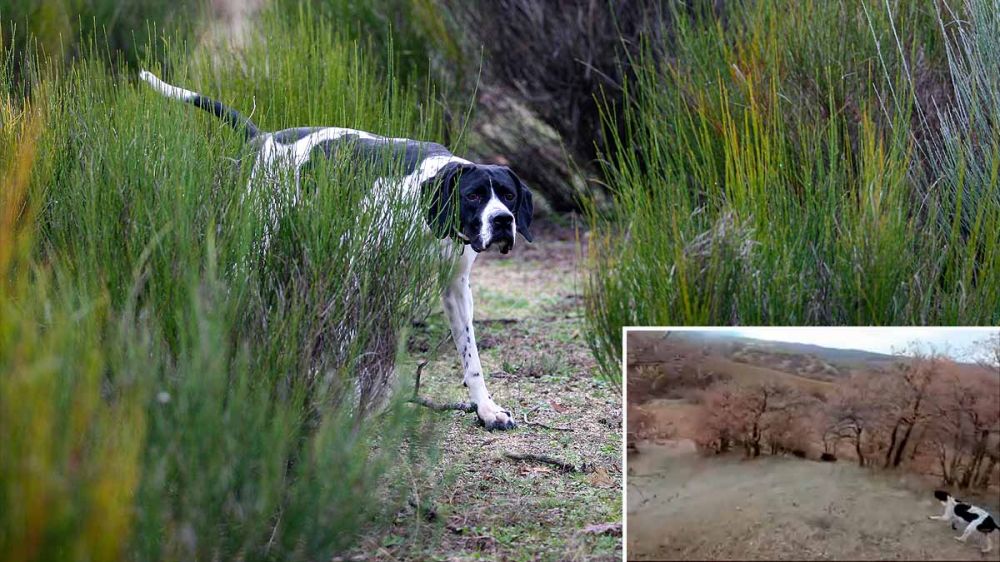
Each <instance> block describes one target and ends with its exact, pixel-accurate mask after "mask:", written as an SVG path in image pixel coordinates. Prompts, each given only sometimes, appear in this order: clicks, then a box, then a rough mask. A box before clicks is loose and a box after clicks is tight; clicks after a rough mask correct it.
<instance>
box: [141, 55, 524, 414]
mask: <svg viewBox="0 0 1000 562" xmlns="http://www.w3.org/2000/svg"><path fill="white" fill-rule="evenodd" d="M139 77H140V78H141V79H142V80H144V81H146V82H148V83H149V85H150V86H152V87H153V89H155V90H156V91H157V92H159V93H161V94H163V95H164V96H167V97H169V98H173V99H177V100H181V101H184V102H187V103H190V104H192V105H194V106H196V107H199V108H201V109H203V110H205V111H208V112H210V113H212V114H214V115H215V116H216V117H219V118H221V119H223V120H225V121H226V122H227V123H228V124H229V125H231V126H232V127H233V128H234V129H236V130H237V131H243V132H244V134H245V135H246V140H247V142H248V143H250V144H251V145H252V146H254V148H256V150H257V152H258V154H257V158H256V160H255V162H254V168H253V173H252V175H251V180H250V181H251V186H250V188H251V189H252V188H253V185H254V179H255V178H256V179H259V178H260V177H261V176H265V177H270V178H274V177H287V178H288V179H290V180H292V181H294V182H295V186H294V189H295V190H296V192H297V190H298V188H299V187H298V179H299V170H300V169H301V168H302V167H303V165H304V164H306V163H307V162H309V160H310V159H312V158H320V157H327V158H328V157H330V156H331V155H332V154H334V153H335V152H336V151H337V149H338V147H345V146H347V147H349V150H352V151H354V152H355V153H357V152H361V153H364V154H366V155H376V157H377V156H378V155H383V156H385V157H391V158H395V159H399V160H400V161H402V166H403V170H402V173H403V175H402V176H401V177H394V178H382V179H380V180H379V181H378V182H377V184H378V185H377V186H376V187H378V188H380V189H383V190H384V189H387V188H388V189H398V190H402V191H403V192H404V195H407V196H410V197H411V198H412V199H413V201H414V202H415V203H416V202H420V201H421V200H422V193H424V192H426V191H427V190H432V189H433V190H436V191H435V192H433V195H432V196H431V197H430V198H429V199H430V200H431V205H430V209H429V211H428V213H427V216H426V223H427V224H426V227H427V228H429V229H431V231H433V232H434V233H435V234H436V235H437V236H438V237H439V238H441V239H442V240H443V241H444V243H443V246H444V247H445V248H454V247H455V244H454V243H453V242H449V241H448V240H447V239H452V240H455V239H457V240H460V241H461V242H464V245H463V246H462V248H463V251H462V252H461V255H460V256H456V259H457V260H458V266H457V267H456V271H455V275H454V277H453V278H452V280H451V282H450V283H449V285H448V287H447V288H446V289H445V291H444V295H443V301H444V310H445V314H446V315H447V316H448V322H449V323H450V325H451V334H452V338H453V339H454V340H455V345H456V347H457V348H458V353H459V355H460V356H461V357H462V366H463V371H464V374H463V382H464V384H465V386H466V387H467V388H468V389H469V399H470V400H471V402H472V403H474V404H475V405H476V414H477V415H478V416H479V421H480V422H481V423H482V424H483V425H484V426H485V427H486V428H487V429H511V428H513V427H514V426H515V423H514V417H513V416H512V415H511V413H510V411H508V410H506V409H504V408H501V407H500V406H498V405H497V404H496V403H495V402H494V401H493V399H492V398H491V397H490V393H489V392H488V391H487V390H486V383H485V381H484V380H483V366H482V364H481V363H480V361H479V351H478V348H477V347H476V336H475V332H474V330H473V326H472V290H471V289H470V287H469V273H470V272H471V270H472V264H473V263H474V262H475V261H476V256H477V255H478V254H479V253H480V252H483V251H486V250H487V249H489V248H490V247H491V246H495V247H497V248H498V249H499V250H500V252H502V253H504V254H506V253H507V252H509V251H510V250H511V249H512V248H513V247H514V237H515V233H520V234H521V236H523V237H524V238H525V239H526V240H527V241H528V242H531V241H532V236H531V233H530V231H529V230H528V228H529V227H530V226H531V218H532V213H533V205H532V200H531V192H530V191H528V189H527V188H526V187H525V186H524V184H523V183H522V182H521V180H520V179H519V178H518V177H517V175H515V174H514V172H512V171H511V170H510V169H509V168H507V167H506V166H491V165H484V164H476V163H473V162H470V161H468V160H464V159H462V158H458V157H457V156H455V155H453V154H452V153H451V152H449V151H448V149H446V148H445V147H443V146H441V145H440V144H436V143H432V142H420V141H414V140H410V139H404V138H388V137H381V136H378V135H373V134H371V133H367V132H365V131H358V130H354V129H345V128H340V127H300V128H294V129H285V130H282V131H277V132H273V133H269V132H265V131H261V130H260V129H258V128H257V126H256V125H254V124H253V123H252V122H251V121H250V119H248V118H246V117H244V116H243V115H241V114H240V113H239V112H237V111H236V110H234V109H232V108H229V107H227V106H225V105H223V104H222V103H220V102H218V101H215V100H212V99H209V98H207V97H205V96H202V95H200V94H198V93H196V92H192V91H190V90H185V89H183V88H178V87H177V86H171V85H170V84H167V83H165V82H163V81H161V80H160V79H159V78H157V77H156V76H154V75H153V74H152V73H150V72H147V71H145V70H144V71H142V72H141V73H140V75H139ZM373 193H377V190H376V191H375V192H373ZM424 200H426V199H424ZM456 205H457V206H458V210H457V216H458V219H457V225H455V226H452V225H453V224H454V222H455V221H454V220H452V217H454V216H455V209H454V206H456ZM414 216H419V215H414ZM418 220H419V219H418ZM265 244H266V241H265ZM469 250H471V251H469ZM456 253H457V252H456Z"/></svg>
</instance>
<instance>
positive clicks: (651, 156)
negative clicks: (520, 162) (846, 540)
mask: <svg viewBox="0 0 1000 562" xmlns="http://www.w3.org/2000/svg"><path fill="white" fill-rule="evenodd" d="M906 6H908V7H906V8H901V10H900V12H898V13H892V14H888V13H886V12H885V11H884V10H882V11H880V9H878V8H871V7H868V6H867V5H866V4H861V5H858V4H856V3H853V2H777V3H754V4H752V5H744V4H742V3H727V5H726V10H725V13H724V14H723V15H722V17H721V18H718V19H716V18H714V17H690V18H689V17H680V15H679V14H674V17H673V18H672V19H673V20H674V21H675V28H674V29H671V30H670V32H669V33H665V34H664V35H665V37H667V39H664V40H667V41H671V42H672V43H671V44H670V45H669V46H668V48H669V49H670V50H671V52H673V53H675V57H674V58H673V60H671V61H668V62H665V63H663V64H656V63H654V62H650V60H651V59H648V58H647V59H643V58H639V59H637V60H635V61H633V65H634V68H635V70H636V79H635V80H633V81H631V82H630V83H629V84H627V86H626V87H627V88H628V89H629V96H630V99H632V100H633V103H632V104H630V105H629V106H628V107H626V108H625V109H624V114H623V116H622V117H623V120H624V122H625V124H626V125H625V131H624V133H623V134H618V133H617V132H616V131H615V128H614V127H613V126H609V127H607V130H608V132H609V134H612V135H615V136H614V139H613V144H614V150H611V151H610V152H611V154H612V155H613V156H612V157H611V158H610V160H609V162H608V164H607V167H606V172H607V175H608V177H609V183H610V187H611V189H612V192H613V194H614V200H615V206H614V209H613V210H611V211H610V212H608V213H606V214H605V213H602V212H600V211H599V210H597V209H596V207H592V208H591V210H590V213H589V215H590V220H591V226H592V229H593V232H592V239H591V243H590V246H589V248H590V249H589V258H588V270H589V273H588V281H587V287H586V298H585V301H586V309H587V310H586V314H587V319H588V325H589V329H588V331H587V334H588V337H589V338H590V343H591V347H592V349H593V350H594V352H595V354H596V355H597V356H598V359H599V360H600V361H601V363H602V364H603V365H604V370H605V372H607V373H609V374H611V375H612V376H616V373H618V372H619V367H618V360H619V359H620V349H621V327H622V326H627V325H719V324H745V325H758V324H763V325H770V324H784V325H803V324H858V325H867V324H987V323H990V324H995V323H997V322H998V321H1000V274H998V273H1000V272H998V269H997V265H998V252H1000V238H998V237H1000V234H998V233H1000V228H998V227H1000V207H998V205H997V204H996V199H995V198H990V197H988V196H987V197H984V196H983V195H982V193H984V192H986V193H989V192H992V193H993V194H994V195H995V194H996V175H995V174H994V175H993V177H992V179H991V180H989V181H987V182H986V183H982V182H980V183H978V184H977V185H979V186H980V187H977V189H978V190H980V191H979V193H980V195H979V196H977V197H978V199H979V204H978V205H976V206H969V207H966V208H965V209H964V210H962V211H959V210H957V209H956V206H957V205H958V204H959V203H958V201H957V200H956V198H955V197H951V196H947V195H942V194H941V193H940V192H941V190H933V189H930V188H929V186H930V185H932V184H933V183H934V182H935V181H936V180H937V179H938V178H939V177H941V176H943V175H945V173H946V172H945V171H942V169H941V168H940V167H939V168H938V171H937V172H936V173H935V174H933V176H934V177H931V178H930V179H928V178H927V177H926V174H925V173H924V170H925V169H926V168H927V161H926V160H925V159H923V158H922V154H923V151H922V150H921V148H922V146H923V144H922V143H923V142H924V141H922V140H920V139H918V138H917V136H918V134H919V135H921V136H924V137H926V136H928V135H931V136H937V135H941V134H942V132H939V131H933V130H929V129H927V128H926V123H923V124H922V123H921V120H920V119H918V118H917V117H916V115H915V111H916V109H918V108H921V110H922V106H920V105H919V102H918V101H915V100H917V99H918V98H919V97H920V96H919V95H918V94H921V92H918V91H916V89H915V88H916V80H915V79H914V78H913V76H914V75H915V74H916V73H917V71H918V70H919V69H918V68H917V67H916V65H915V64H913V61H923V63H922V64H923V67H924V70H925V71H926V72H925V76H931V75H932V74H933V72H932V71H933V68H934V65H935V64H938V63H940V64H943V63H942V62H940V61H942V60H943V58H944V55H943V53H944V52H945V47H944V45H945V43H944V41H943V40H942V38H941V37H940V34H939V32H938V29H937V28H938V22H937V21H936V19H935V17H934V14H933V13H928V12H927V11H926V10H923V9H922V8H920V7H919V6H916V5H911V4H907V5H906ZM984 6H985V3H984ZM973 25H977V24H976V22H975V21H974V22H973ZM897 38H898V40H897ZM982 56H983V57H984V58H983V60H984V61H985V60H993V59H992V58H991V54H990V53H988V52H982ZM904 61H910V62H911V64H906V65H904V64H903V62H904ZM935 61H938V62H935ZM928 67H929V68H930V70H927V68H928ZM993 87H994V88H995V84H994V86H993ZM944 89H945V90H946V89H947V88H944ZM995 93H996V90H995V89H994V91H993V94H994V95H995ZM935 101H937V102H938V103H945V102H947V100H946V99H939V100H935ZM988 115H989V114H988ZM991 115H992V117H991V119H992V122H993V123H996V118H997V114H996V113H992V114H991ZM607 118H608V121H609V123H613V122H614V121H615V116H613V115H608V116H607ZM921 127H924V128H921ZM944 134H945V136H947V131H945V132H944ZM984 135H992V137H991V138H993V139H995V138H996V130H995V128H994V129H991V130H990V132H989V133H985V132H984ZM980 138H983V137H980ZM949 142H950V141H949ZM992 146H995V143H994V144H993V145H992ZM964 154H965V156H966V157H967V158H974V159H975V160H976V163H975V166H976V167H977V168H979V169H990V168H992V169H994V170H995V169H996V165H997V164H996V163H997V155H996V152H995V150H993V151H992V152H990V150H979V151H966V152H965V153H964ZM952 169H954V168H952ZM990 190H992V191H990ZM966 212H968V213H971V214H970V216H969V219H968V220H966V221H965V224H966V225H967V226H968V227H969V228H967V229H965V230H964V231H963V230H962V229H957V228H952V227H951V225H950V222H951V221H949V220H947V217H953V216H961V215H962V214H964V213H966ZM941 219H945V220H941Z"/></svg>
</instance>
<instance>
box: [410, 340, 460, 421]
mask: <svg viewBox="0 0 1000 562" xmlns="http://www.w3.org/2000/svg"><path fill="white" fill-rule="evenodd" d="M448 337H449V335H445V336H444V337H443V338H441V341H439V342H438V343H437V345H435V346H434V348H433V349H431V351H430V355H429V357H428V358H427V359H424V360H423V361H421V362H420V364H418V365H417V373H416V377H415V378H416V381H414V385H413V398H410V402H411V403H413V404H419V405H420V406H424V407H425V408H430V409H431V410H434V411H435V412H447V411H449V410H458V411H460V412H466V413H472V412H475V411H476V405H475V404H473V403H472V402H449V403H446V404H438V403H437V402H433V401H431V400H430V399H427V398H423V397H421V396H420V374H421V373H423V372H424V367H426V366H427V364H428V363H430V361H431V360H430V357H433V356H434V354H436V353H437V351H438V350H439V349H441V345H443V344H444V342H446V341H448Z"/></svg>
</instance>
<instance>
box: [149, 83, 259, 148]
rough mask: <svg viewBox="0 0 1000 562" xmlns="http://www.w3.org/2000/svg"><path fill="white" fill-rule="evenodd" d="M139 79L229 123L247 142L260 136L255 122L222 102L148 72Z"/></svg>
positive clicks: (170, 96)
mask: <svg viewBox="0 0 1000 562" xmlns="http://www.w3.org/2000/svg"><path fill="white" fill-rule="evenodd" d="M139 78H141V79H142V80H144V81H145V82H147V83H148V84H149V85H150V86H152V87H153V89H154V90H156V91H157V92H159V93H161V94H163V95H164V96H167V97H168V98H172V99H175V100H180V101H183V102H186V103H190V104H192V105H194V106H195V107H198V108H199V109H204V110H205V111H207V112H209V113H211V114H213V115H215V116H216V117H218V118H220V119H222V120H223V121H225V122H226V123H229V125H230V126H231V127H232V128H233V129H236V130H237V131H239V130H242V131H243V133H244V135H246V140H250V139H252V138H254V137H256V136H257V135H258V134H260V130H258V129H257V125H254V124H253V121H251V120H250V119H248V118H246V117H244V116H243V115H242V114H240V112H239V111H236V110H235V109H233V108H231V107H227V106H226V105H224V104H223V103H222V102H219V101H215V100H213V99H211V98H207V97H205V96H203V95H201V94H199V93H198V92H192V91H191V90H185V89H184V88H178V87H177V86H171V85H170V84H167V83H166V82H164V81H163V80H160V79H159V78H157V77H156V76H155V75H154V74H153V73H152V72H150V71H148V70H143V71H142V72H140V73H139Z"/></svg>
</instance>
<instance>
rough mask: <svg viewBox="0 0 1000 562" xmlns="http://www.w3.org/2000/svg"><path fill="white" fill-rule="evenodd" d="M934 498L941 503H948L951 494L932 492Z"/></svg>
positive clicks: (942, 491) (940, 491)
mask: <svg viewBox="0 0 1000 562" xmlns="http://www.w3.org/2000/svg"><path fill="white" fill-rule="evenodd" d="M934 497H935V498H937V500H938V501H939V502H941V503H948V498H950V497H951V494H949V493H948V492H945V491H944V490H934Z"/></svg>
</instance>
